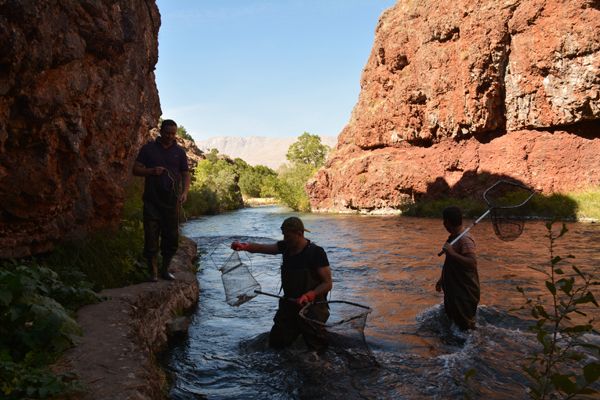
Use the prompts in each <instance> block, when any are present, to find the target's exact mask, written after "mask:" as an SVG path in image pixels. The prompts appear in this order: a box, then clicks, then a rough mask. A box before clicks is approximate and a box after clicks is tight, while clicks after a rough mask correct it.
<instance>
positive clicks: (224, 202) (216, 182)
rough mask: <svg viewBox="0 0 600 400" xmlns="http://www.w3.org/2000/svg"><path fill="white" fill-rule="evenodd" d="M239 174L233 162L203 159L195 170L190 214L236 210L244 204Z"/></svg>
mask: <svg viewBox="0 0 600 400" xmlns="http://www.w3.org/2000/svg"><path fill="white" fill-rule="evenodd" d="M238 180H239V175H238V173H237V171H236V167H235V165H234V164H233V163H230V162H228V161H226V160H222V159H216V158H211V159H208V158H207V159H206V160H202V161H200V162H199V163H198V165H197V166H196V170H195V171H194V181H193V183H192V185H191V187H190V196H189V197H190V201H189V202H190V204H189V205H186V206H185V207H186V213H188V215H189V216H195V215H201V214H206V213H207V212H202V211H203V210H207V211H208V213H212V212H213V211H214V212H222V211H228V210H235V209H238V208H240V207H242V206H243V204H244V203H243V201H242V194H241V192H240V188H239V185H238Z"/></svg>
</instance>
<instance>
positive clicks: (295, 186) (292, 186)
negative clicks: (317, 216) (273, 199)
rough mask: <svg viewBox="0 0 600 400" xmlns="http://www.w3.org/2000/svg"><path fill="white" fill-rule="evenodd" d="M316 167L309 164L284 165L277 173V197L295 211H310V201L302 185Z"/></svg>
mask: <svg viewBox="0 0 600 400" xmlns="http://www.w3.org/2000/svg"><path fill="white" fill-rule="evenodd" d="M315 171H316V169H315V168H314V167H313V166H311V165H309V164H294V165H293V166H291V167H284V168H282V169H281V172H280V174H279V181H278V182H277V186H276V192H277V197H278V198H279V199H280V200H281V201H282V202H283V203H284V204H286V205H287V206H288V207H290V208H291V209H293V210H296V211H303V212H307V211H310V201H309V198H308V195H307V194H306V190H305V189H304V186H305V185H306V182H307V181H308V179H309V178H310V177H311V176H312V175H313V174H314V173H315Z"/></svg>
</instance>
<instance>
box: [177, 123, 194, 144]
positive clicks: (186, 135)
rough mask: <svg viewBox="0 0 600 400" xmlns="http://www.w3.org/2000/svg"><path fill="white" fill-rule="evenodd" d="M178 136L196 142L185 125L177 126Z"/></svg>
mask: <svg viewBox="0 0 600 400" xmlns="http://www.w3.org/2000/svg"><path fill="white" fill-rule="evenodd" d="M177 136H179V137H182V138H184V139H187V140H191V141H192V142H193V141H194V138H193V137H192V136H191V135H190V134H189V133H188V131H187V129H185V127H184V126H183V125H178V126H177Z"/></svg>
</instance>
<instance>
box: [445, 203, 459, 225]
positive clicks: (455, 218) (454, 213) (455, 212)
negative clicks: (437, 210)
mask: <svg viewBox="0 0 600 400" xmlns="http://www.w3.org/2000/svg"><path fill="white" fill-rule="evenodd" d="M442 216H443V217H444V221H447V222H448V223H449V224H450V225H452V226H459V225H462V211H461V209H460V208H458V207H456V206H450V207H446V208H444V211H442Z"/></svg>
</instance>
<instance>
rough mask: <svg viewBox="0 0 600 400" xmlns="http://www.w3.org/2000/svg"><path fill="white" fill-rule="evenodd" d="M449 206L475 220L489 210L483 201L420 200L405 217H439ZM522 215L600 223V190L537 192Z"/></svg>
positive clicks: (410, 208)
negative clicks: (546, 193)
mask: <svg viewBox="0 0 600 400" xmlns="http://www.w3.org/2000/svg"><path fill="white" fill-rule="evenodd" d="M450 205H456V206H458V207H460V208H461V209H462V210H463V212H464V214H465V216H467V217H470V218H476V217H478V216H479V215H481V214H483V213H484V212H485V210H486V209H487V207H486V204H485V202H484V201H483V200H482V199H473V198H451V197H448V198H444V199H436V200H428V199H425V200H419V201H417V202H415V203H413V204H409V205H407V206H406V207H405V208H404V209H403V210H402V213H403V215H406V216H412V217H439V216H440V215H442V210H443V209H444V208H445V207H447V206H450ZM520 213H521V215H526V216H527V217H531V218H539V219H548V220H552V219H554V220H562V221H600V187H596V188H589V189H587V190H582V191H577V192H572V193H565V194H561V193H553V194H550V195H543V194H540V193H537V194H536V195H534V196H533V197H532V199H531V201H530V202H529V203H527V204H526V206H524V207H523V209H522V210H520Z"/></svg>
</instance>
